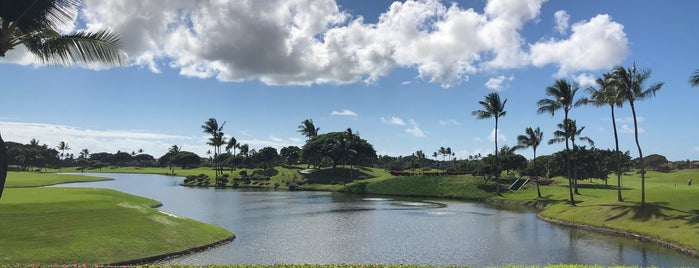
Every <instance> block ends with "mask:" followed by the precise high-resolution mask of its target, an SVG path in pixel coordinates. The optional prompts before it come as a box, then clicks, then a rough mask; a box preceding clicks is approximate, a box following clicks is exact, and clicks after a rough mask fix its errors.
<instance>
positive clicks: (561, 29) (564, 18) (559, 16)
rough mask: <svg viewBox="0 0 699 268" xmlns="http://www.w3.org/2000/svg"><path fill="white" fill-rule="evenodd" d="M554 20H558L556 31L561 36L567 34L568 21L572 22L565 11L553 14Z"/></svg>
mask: <svg viewBox="0 0 699 268" xmlns="http://www.w3.org/2000/svg"><path fill="white" fill-rule="evenodd" d="M553 17H554V19H556V26H555V28H556V31H558V33H560V34H565V33H566V30H568V21H569V20H570V15H568V12H566V11H565V10H559V11H556V13H553Z"/></svg>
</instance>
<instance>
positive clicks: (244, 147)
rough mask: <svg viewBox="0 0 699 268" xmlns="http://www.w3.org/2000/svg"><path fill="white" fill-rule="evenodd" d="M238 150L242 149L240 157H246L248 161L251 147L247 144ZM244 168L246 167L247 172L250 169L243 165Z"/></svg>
mask: <svg viewBox="0 0 699 268" xmlns="http://www.w3.org/2000/svg"><path fill="white" fill-rule="evenodd" d="M238 149H240V155H242V156H245V159H246V160H247V158H248V152H250V146H248V144H247V143H246V144H243V145H240V147H238ZM243 167H245V170H247V169H248V167H247V165H243Z"/></svg>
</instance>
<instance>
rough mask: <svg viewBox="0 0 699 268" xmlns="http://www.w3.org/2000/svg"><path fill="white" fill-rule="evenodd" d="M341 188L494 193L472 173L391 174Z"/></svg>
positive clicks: (467, 195) (458, 195) (473, 196)
mask: <svg viewBox="0 0 699 268" xmlns="http://www.w3.org/2000/svg"><path fill="white" fill-rule="evenodd" d="M341 191H347V192H353V193H366V194H377V195H400V196H415V197H440V198H455V199H467V200H480V199H483V198H487V197H491V196H493V195H494V193H493V192H492V189H490V188H488V187H485V186H484V185H483V180H481V179H479V178H475V177H473V176H471V175H462V176H444V177H435V176H406V177H392V178H389V179H384V180H376V181H373V182H357V183H353V184H350V185H348V186H347V187H345V188H343V189H341Z"/></svg>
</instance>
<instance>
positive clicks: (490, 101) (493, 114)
mask: <svg viewBox="0 0 699 268" xmlns="http://www.w3.org/2000/svg"><path fill="white" fill-rule="evenodd" d="M478 104H480V105H481V106H483V110H475V111H473V112H471V114H472V115H474V116H476V118H477V119H487V118H495V162H496V165H498V167H499V166H500V163H499V160H498V121H499V120H500V117H503V116H505V114H507V111H505V104H507V99H505V100H504V101H500V94H498V93H497V92H493V93H490V94H488V95H486V96H485V100H482V101H479V102H478ZM496 177H497V178H500V173H499V172H498V173H497V174H496ZM496 189H497V192H498V193H500V183H499V182H497V183H496Z"/></svg>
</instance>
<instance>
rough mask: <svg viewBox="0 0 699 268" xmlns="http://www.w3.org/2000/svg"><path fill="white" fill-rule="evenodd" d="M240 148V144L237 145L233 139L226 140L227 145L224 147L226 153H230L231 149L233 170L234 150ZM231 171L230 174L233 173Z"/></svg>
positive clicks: (236, 141)
mask: <svg viewBox="0 0 699 268" xmlns="http://www.w3.org/2000/svg"><path fill="white" fill-rule="evenodd" d="M239 146H240V143H238V140H236V139H235V137H232V136H231V138H230V139H228V144H227V145H226V152H230V151H231V149H233V170H234V169H235V168H236V166H235V149H236V148H238V147H239ZM233 170H231V172H232V171H233Z"/></svg>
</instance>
